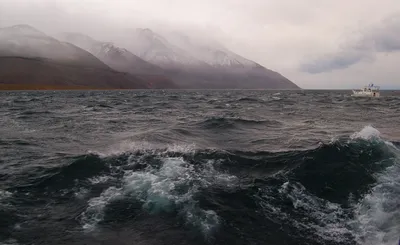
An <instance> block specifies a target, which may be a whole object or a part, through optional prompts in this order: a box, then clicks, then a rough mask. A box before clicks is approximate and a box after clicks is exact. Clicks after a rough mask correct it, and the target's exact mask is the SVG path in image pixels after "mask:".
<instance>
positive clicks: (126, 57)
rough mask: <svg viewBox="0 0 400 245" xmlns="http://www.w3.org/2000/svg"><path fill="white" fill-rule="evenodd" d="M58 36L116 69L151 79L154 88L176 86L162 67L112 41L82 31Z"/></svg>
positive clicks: (151, 85) (150, 83)
mask: <svg viewBox="0 0 400 245" xmlns="http://www.w3.org/2000/svg"><path fill="white" fill-rule="evenodd" d="M58 36H59V39H61V40H63V41H65V42H68V43H72V44H74V45H76V46H78V47H80V48H82V49H84V50H86V51H88V52H90V53H91V54H93V55H94V56H95V57H96V58H98V59H99V60H101V61H102V62H104V63H105V64H107V65H108V66H110V67H111V68H113V69H114V70H116V71H120V72H128V73H130V74H133V75H136V76H138V77H141V78H143V79H146V80H150V81H151V82H149V86H150V87H152V88H176V85H175V84H174V83H173V81H172V80H170V79H168V78H167V77H166V76H165V75H164V74H165V71H164V70H163V69H162V68H160V67H158V66H156V65H154V64H151V63H149V62H147V61H145V60H143V59H141V58H139V57H138V56H136V55H134V54H133V53H131V52H129V51H128V50H127V49H124V48H120V47H117V46H116V45H114V44H113V43H111V42H101V41H97V40H95V39H93V38H91V37H89V36H87V35H84V34H81V33H71V32H69V33H60V34H59V35H58Z"/></svg>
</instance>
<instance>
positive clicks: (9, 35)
mask: <svg viewBox="0 0 400 245" xmlns="http://www.w3.org/2000/svg"><path fill="white" fill-rule="evenodd" d="M0 83H1V84H3V85H4V86H3V87H10V86H11V87H14V85H20V86H21V87H22V88H23V87H24V86H26V87H29V88H31V87H32V86H33V87H34V86H50V87H53V88H78V87H79V88H103V89H114V88H121V89H129V88H132V89H134V88H149V87H151V86H150V85H149V83H150V81H146V80H143V79H141V78H139V77H135V76H132V75H129V74H126V73H121V72H117V71H115V70H113V69H112V68H110V67H109V66H107V65H106V64H104V63H103V62H102V61H100V60H99V59H98V58H96V57H95V56H94V55H92V54H91V53H89V52H87V51H85V50H83V49H81V48H79V47H77V46H75V45H73V44H70V43H65V42H61V41H59V40H57V39H55V38H53V37H50V36H48V35H46V34H44V33H43V32H41V31H39V30H37V29H35V28H33V27H31V26H29V25H16V26H11V27H7V28H2V29H0Z"/></svg>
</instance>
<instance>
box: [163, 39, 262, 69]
mask: <svg viewBox="0 0 400 245" xmlns="http://www.w3.org/2000/svg"><path fill="white" fill-rule="evenodd" d="M166 35H167V36H168V40H170V42H171V43H172V44H173V45H176V46H179V47H181V49H183V50H184V51H186V52H187V53H189V54H190V55H191V56H193V57H196V58H197V59H199V60H201V61H203V62H206V63H207V64H209V65H212V66H215V67H235V68H245V67H248V68H254V67H260V65H259V64H257V63H256V62H254V61H251V60H248V59H246V58H244V57H241V56H240V55H238V54H235V53H234V52H232V51H230V50H228V49H227V48H225V47H224V46H223V45H222V44H220V43H218V42H217V41H215V40H211V39H202V40H199V39H194V38H192V37H189V36H188V35H185V34H183V33H179V32H171V33H169V34H166Z"/></svg>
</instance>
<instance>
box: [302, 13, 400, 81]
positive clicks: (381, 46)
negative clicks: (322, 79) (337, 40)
mask: <svg viewBox="0 0 400 245" xmlns="http://www.w3.org/2000/svg"><path fill="white" fill-rule="evenodd" d="M398 33H400V13H398V14H396V15H392V16H390V17H389V18H386V19H384V20H383V21H382V22H380V23H379V24H377V25H375V26H373V27H370V28H368V29H365V30H363V31H362V33H361V37H360V38H358V39H357V40H356V41H354V40H353V41H349V42H347V43H344V44H343V45H342V47H341V48H340V49H339V51H337V52H333V53H329V54H325V55H322V56H319V57H317V58H312V59H308V61H307V62H304V63H302V64H301V65H300V70H301V71H302V72H307V73H311V74H316V73H323V72H330V71H333V70H340V69H346V68H349V67H350V66H352V65H355V64H357V63H360V62H373V61H374V60H375V56H376V55H377V54H378V53H391V52H397V51H400V36H399V34H398Z"/></svg>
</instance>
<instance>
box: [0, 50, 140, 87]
mask: <svg viewBox="0 0 400 245" xmlns="http://www.w3.org/2000/svg"><path fill="white" fill-rule="evenodd" d="M147 82H148V81H146V82H145V81H143V80H142V79H139V78H137V77H134V76H132V75H129V74H127V73H121V72H116V71H113V70H110V69H108V70H104V69H94V68H82V67H79V66H76V65H71V66H70V65H64V64H60V63H58V62H54V61H51V60H48V59H43V58H25V57H0V89H6V88H10V89H43V88H46V89H146V88H148V84H147Z"/></svg>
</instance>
